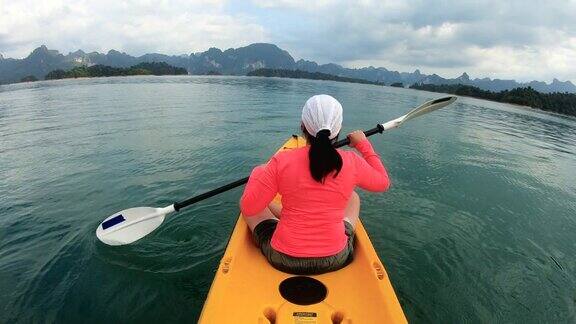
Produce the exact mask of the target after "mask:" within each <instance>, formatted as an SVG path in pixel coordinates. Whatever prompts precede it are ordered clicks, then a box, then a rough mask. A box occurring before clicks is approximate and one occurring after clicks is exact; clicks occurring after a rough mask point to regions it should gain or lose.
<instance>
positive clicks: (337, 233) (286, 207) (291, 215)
mask: <svg viewBox="0 0 576 324" xmlns="http://www.w3.org/2000/svg"><path fill="white" fill-rule="evenodd" d="M308 150H309V146H306V147H303V148H299V149H294V150H290V151H284V152H280V153H277V154H276V155H274V156H273V157H272V159H270V161H269V162H268V163H267V164H266V165H264V166H259V167H256V168H254V170H253V171H252V173H251V175H250V179H249V180H248V183H247V185H246V188H245V189H244V194H243V195H242V198H241V200H240V210H241V211H242V214H243V215H244V216H246V217H250V216H253V215H255V214H257V213H259V212H261V211H262V210H264V208H265V207H266V206H268V204H269V203H270V202H271V201H272V200H273V199H274V197H275V196H276V194H277V193H280V195H282V212H281V214H280V222H279V223H278V226H277V228H276V231H275V232H274V234H273V236H272V241H271V245H272V248H274V249H275V250H276V251H279V252H282V253H284V254H288V255H290V256H294V257H324V256H330V255H334V254H337V253H338V252H340V251H341V250H342V249H344V247H345V246H346V242H347V237H346V234H345V233H344V222H343V220H344V209H345V208H346V205H347V203H348V200H349V199H350V196H351V195H352V191H353V190H354V188H355V187H356V186H359V187H360V188H362V189H365V190H368V191H386V190H387V189H388V187H389V186H390V181H389V179H388V174H387V173H386V169H385V168H384V165H382V162H381V161H380V157H379V156H378V155H377V154H376V152H374V149H373V148H372V145H371V144H370V142H369V141H368V140H367V139H366V140H363V141H361V142H359V143H357V144H356V150H357V151H358V152H360V154H362V156H360V155H358V154H357V153H356V152H353V151H344V150H338V152H339V153H340V156H341V157H342V169H341V171H340V173H339V174H338V176H336V177H333V174H330V175H328V176H327V177H326V180H325V182H324V183H323V184H322V183H319V182H317V181H315V180H314V179H313V178H312V175H311V174H310V169H309V159H308Z"/></svg>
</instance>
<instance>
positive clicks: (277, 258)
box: [253, 219, 354, 275]
mask: <svg viewBox="0 0 576 324" xmlns="http://www.w3.org/2000/svg"><path fill="white" fill-rule="evenodd" d="M277 225H278V221H277V220H275V219H267V220H265V221H262V222H261V223H259V224H258V225H256V228H254V233H253V237H254V241H255V242H256V245H257V246H258V247H259V248H260V250H261V251H262V254H263V255H264V256H265V257H266V259H268V262H269V263H270V264H271V265H272V266H273V267H274V268H276V269H278V270H280V271H283V272H287V273H291V274H297V275H315V274H321V273H326V272H331V271H336V270H338V269H341V268H343V267H345V266H346V265H348V264H349V263H350V262H352V258H353V254H354V227H353V226H352V224H350V223H348V222H347V221H344V228H345V229H344V231H345V233H346V236H348V243H347V244H346V246H345V247H344V249H343V250H342V251H340V252H338V253H337V254H335V255H331V256H326V257H312V258H307V257H293V256H290V255H287V254H284V253H282V252H279V251H276V250H274V249H273V248H272V246H271V245H270V240H271V239H272V234H274V231H275V230H276V226H277Z"/></svg>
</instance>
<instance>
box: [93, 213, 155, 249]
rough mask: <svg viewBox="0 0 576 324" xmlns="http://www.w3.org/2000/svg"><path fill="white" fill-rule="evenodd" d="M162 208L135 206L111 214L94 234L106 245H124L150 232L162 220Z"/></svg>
mask: <svg viewBox="0 0 576 324" xmlns="http://www.w3.org/2000/svg"><path fill="white" fill-rule="evenodd" d="M165 215H166V212H165V210H164V209H162V208H152V207H137V208H130V209H125V210H123V211H120V212H118V213H115V214H113V215H112V216H110V217H108V218H106V219H105V220H104V221H103V222H102V223H101V224H100V225H99V226H98V229H96V236H97V237H98V239H99V240H100V241H102V242H103V243H106V244H108V245H124V244H130V243H132V242H134V241H137V240H139V239H141V238H143V237H144V236H146V235H148V234H150V232H152V231H153V230H155V229H156V228H157V227H158V226H160V224H162V222H163V221H164V216H165Z"/></svg>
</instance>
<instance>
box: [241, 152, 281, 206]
mask: <svg viewBox="0 0 576 324" xmlns="http://www.w3.org/2000/svg"><path fill="white" fill-rule="evenodd" d="M277 165H278V161H277V160H276V158H275V157H272V159H271V160H270V161H269V162H268V163H267V164H263V165H259V166H257V167H255V168H254V170H252V173H251V174H250V178H249V179H248V183H247V184H246V188H245V189H244V193H243V194H242V198H240V211H242V214H243V215H244V216H246V217H250V216H254V215H256V214H258V213H259V212H261V211H262V210H264V208H266V207H267V206H268V204H270V202H271V201H272V199H274V197H275V196H276V193H278V182H277Z"/></svg>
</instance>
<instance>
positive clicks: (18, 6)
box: [0, 0, 268, 57]
mask: <svg viewBox="0 0 576 324" xmlns="http://www.w3.org/2000/svg"><path fill="white" fill-rule="evenodd" d="M224 5H225V2H224V1H221V0H202V1H184V0H181V1H135V0H133V1H112V0H105V1H81V0H79V1H72V0H56V1H42V2H40V1H31V0H19V1H2V0H0V17H2V19H0V52H2V53H3V54H5V56H11V57H23V56H26V55H27V54H28V53H29V52H30V51H31V50H32V49H33V48H35V47H37V46H39V45H41V44H46V45H48V47H50V48H55V49H58V50H61V51H64V52H65V51H73V50H76V49H83V50H88V51H92V50H97V51H106V50H109V49H117V50H123V51H126V52H128V53H131V54H136V55H138V54H144V53H146V52H163V53H169V54H183V53H190V52H191V51H201V50H206V49H208V48H209V47H212V46H216V47H221V48H229V47H237V46H239V45H246V44H249V43H252V42H258V41H260V42H261V41H267V40H268V38H267V35H266V31H265V28H264V27H263V26H261V25H259V24H258V23H256V22H255V21H254V20H253V19H252V18H251V17H250V16H248V15H242V14H237V15H231V14H226V13H224Z"/></svg>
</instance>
